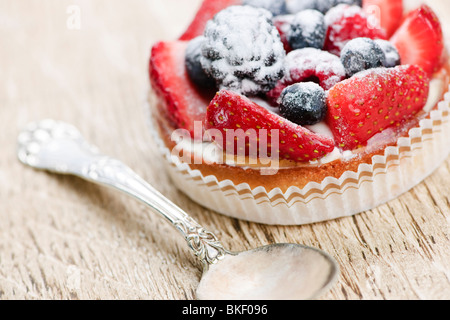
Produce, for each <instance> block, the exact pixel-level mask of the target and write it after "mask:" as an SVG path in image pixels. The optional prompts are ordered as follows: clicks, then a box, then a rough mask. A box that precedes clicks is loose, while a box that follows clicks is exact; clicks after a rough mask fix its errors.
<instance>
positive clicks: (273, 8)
mask: <svg viewBox="0 0 450 320" xmlns="http://www.w3.org/2000/svg"><path fill="white" fill-rule="evenodd" d="M242 5H244V6H252V7H255V8H263V9H266V10H268V11H270V12H272V14H273V15H274V16H279V15H282V14H287V9H286V0H244V2H243V3H242Z"/></svg>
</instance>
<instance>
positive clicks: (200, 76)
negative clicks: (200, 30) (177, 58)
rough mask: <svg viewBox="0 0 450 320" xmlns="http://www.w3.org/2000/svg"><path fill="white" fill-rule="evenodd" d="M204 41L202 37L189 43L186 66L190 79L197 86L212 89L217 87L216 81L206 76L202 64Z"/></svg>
mask: <svg viewBox="0 0 450 320" xmlns="http://www.w3.org/2000/svg"><path fill="white" fill-rule="evenodd" d="M204 40H205V39H204V37H202V36H200V37H197V38H195V39H193V40H191V41H190V42H189V44H188V46H187V49H186V55H185V64H186V69H187V73H188V75H189V78H190V79H191V80H192V82H193V83H194V84H195V85H197V86H199V87H205V88H211V87H213V86H214V85H215V83H214V80H213V79H212V78H211V77H209V76H208V75H207V74H206V72H205V71H204V70H203V68H202V64H201V62H200V59H201V57H202V45H203V42H204Z"/></svg>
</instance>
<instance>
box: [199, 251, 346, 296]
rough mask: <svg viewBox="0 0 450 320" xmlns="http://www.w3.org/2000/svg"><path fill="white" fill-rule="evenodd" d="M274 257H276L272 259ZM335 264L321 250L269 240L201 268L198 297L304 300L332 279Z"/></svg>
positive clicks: (318, 293)
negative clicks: (260, 245) (206, 267)
mask: <svg viewBox="0 0 450 320" xmlns="http://www.w3.org/2000/svg"><path fill="white" fill-rule="evenodd" d="M275 257H276V259H274V258H275ZM338 270H339V268H338V266H337V264H336V263H335V261H334V259H333V258H331V257H330V256H329V255H328V254H326V253H324V252H323V251H321V250H317V249H314V248H310V247H306V246H302V245H297V244H290V243H286V244H284V243H283V244H273V245H269V246H265V247H260V248H256V249H253V250H249V251H244V252H241V253H237V254H234V255H227V256H225V258H224V259H223V260H222V261H221V262H220V263H219V264H216V265H211V266H209V268H208V269H206V270H205V272H204V274H203V277H202V279H201V281H200V284H199V286H198V288H197V297H198V298H199V299H202V300H308V299H314V298H316V297H319V296H320V295H321V294H322V293H324V292H325V291H327V290H328V289H329V288H330V286H331V285H332V284H333V283H334V282H335V281H336V279H337V277H338V275H339V271H338Z"/></svg>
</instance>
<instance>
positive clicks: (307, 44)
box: [287, 9, 327, 50]
mask: <svg viewBox="0 0 450 320" xmlns="http://www.w3.org/2000/svg"><path fill="white" fill-rule="evenodd" d="M326 33H327V26H326V24H325V17H324V15H323V14H322V13H320V12H319V11H317V10H309V9H308V10H303V11H300V12H299V13H297V14H296V15H295V17H294V18H293V20H292V23H291V25H290V28H289V31H288V32H287V40H288V41H289V45H290V46H291V47H292V49H294V50H295V49H303V48H316V49H322V48H323V45H324V43H325V37H326Z"/></svg>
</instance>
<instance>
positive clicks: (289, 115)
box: [280, 82, 327, 125]
mask: <svg viewBox="0 0 450 320" xmlns="http://www.w3.org/2000/svg"><path fill="white" fill-rule="evenodd" d="M326 113H327V104H326V93H325V90H324V89H322V88H321V87H320V86H319V85H318V84H316V83H314V82H300V83H296V84H293V85H291V86H289V87H287V88H285V89H284V90H283V92H282V93H281V96H280V114H281V115H282V116H283V117H284V118H286V119H288V120H290V121H292V122H294V123H296V124H299V125H314V124H317V123H319V122H321V121H322V120H323V119H324V118H325V115H326Z"/></svg>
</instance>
